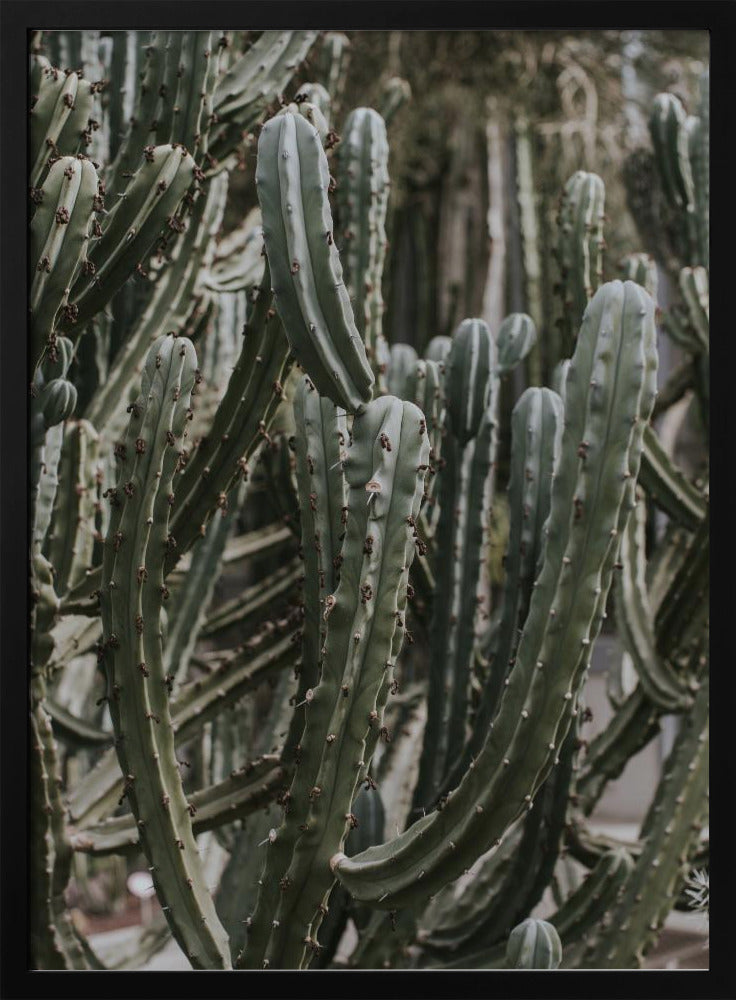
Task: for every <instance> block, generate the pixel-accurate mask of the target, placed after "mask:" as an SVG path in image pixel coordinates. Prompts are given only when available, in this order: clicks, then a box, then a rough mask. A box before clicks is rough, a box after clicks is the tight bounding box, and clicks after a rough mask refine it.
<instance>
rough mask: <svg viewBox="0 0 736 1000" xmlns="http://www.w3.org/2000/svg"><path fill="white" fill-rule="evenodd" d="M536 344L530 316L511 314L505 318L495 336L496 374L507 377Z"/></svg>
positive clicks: (535, 333) (535, 334) (534, 329)
mask: <svg viewBox="0 0 736 1000" xmlns="http://www.w3.org/2000/svg"><path fill="white" fill-rule="evenodd" d="M536 342H537V330H536V327H535V326H534V322H533V320H532V318H531V316H527V315H526V313H511V315H510V316H507V317H506V319H505V320H504V321H503V323H502V324H501V325H500V327H499V328H498V333H497V334H496V349H497V354H498V360H497V362H496V373H497V374H498V375H507V374H508V373H509V372H510V371H513V369H514V368H516V366H517V365H518V364H520V363H521V362H522V361H523V360H524V358H526V357H527V355H528V354H529V352H530V351H531V350H532V349H533V348H534V345H535V344H536Z"/></svg>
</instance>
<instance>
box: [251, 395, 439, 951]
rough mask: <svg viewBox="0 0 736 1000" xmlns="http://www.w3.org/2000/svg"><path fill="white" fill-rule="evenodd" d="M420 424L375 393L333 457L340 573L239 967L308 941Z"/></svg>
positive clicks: (387, 634)
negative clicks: (341, 476) (343, 508)
mask: <svg viewBox="0 0 736 1000" xmlns="http://www.w3.org/2000/svg"><path fill="white" fill-rule="evenodd" d="M420 423H421V414H420V412H419V411H418V410H417V409H416V407H415V406H413V405H412V404H410V403H403V404H402V403H400V402H399V401H398V400H396V399H395V398H393V397H390V396H386V397H383V398H382V399H380V400H376V401H375V402H374V403H372V404H371V405H370V406H369V407H367V408H366V409H365V411H364V412H363V413H362V414H361V415H360V417H358V418H356V421H355V424H354V426H353V444H352V445H351V447H350V449H349V451H348V455H347V458H346V459H345V460H344V462H343V468H344V470H345V477H346V481H347V489H348V500H347V507H348V519H347V532H346V536H345V539H344V541H343V547H342V556H343V560H342V564H341V566H340V582H339V584H338V586H337V589H336V591H335V592H334V594H332V595H330V596H331V597H332V601H329V602H328V601H326V603H325V611H324V614H326V615H327V616H328V618H327V621H328V625H327V636H326V639H325V644H324V654H323V661H322V670H321V676H320V680H319V684H318V685H317V686H316V688H315V689H314V690H313V692H312V697H311V698H308V709H307V717H306V722H305V727H304V733H303V735H302V737H301V740H300V744H301V749H300V751H299V762H298V765H297V770H296V775H295V778H294V781H293V783H292V786H291V789H290V791H289V810H288V812H287V813H286V816H285V818H284V822H283V824H282V826H281V828H280V830H279V831H277V833H276V835H275V837H274V839H273V842H272V844H271V846H270V849H269V854H268V860H267V862H266V867H265V870H264V874H263V876H262V886H261V892H260V893H259V897H258V903H257V905H256V909H255V912H254V914H253V916H252V919H251V923H250V932H249V936H248V942H247V945H246V948H245V950H244V952H243V957H242V959H241V961H240V964H242V965H243V966H245V967H249V968H254V967H256V968H257V967H259V966H261V965H265V967H274V968H284V967H286V968H289V967H297V968H298V967H299V966H300V965H301V964H302V962H303V961H304V953H305V949H306V947H307V946H308V945H309V944H310V943H312V942H314V943H315V944H316V941H317V930H318V928H319V924H320V917H321V914H320V909H319V907H320V906H321V905H323V903H324V899H325V897H326V895H327V894H328V892H329V890H330V888H331V887H332V884H333V876H332V873H331V871H330V868H329V866H328V864H327V862H328V861H329V858H330V857H331V856H332V855H333V854H334V853H335V851H336V850H337V849H339V848H340V847H341V846H342V844H343V841H344V838H345V835H346V832H347V826H348V820H349V814H350V806H351V803H352V800H353V798H354V797H355V794H356V791H357V787H356V786H357V783H358V781H359V779H360V778H361V777H362V776H363V775H362V774H361V771H362V769H363V768H364V767H368V766H369V764H370V756H369V754H368V753H367V752H366V742H367V741H368V740H369V736H370V732H371V728H372V727H375V728H376V729H378V728H379V727H380V721H381V712H380V711H377V709H376V706H377V705H378V706H379V707H381V708H382V706H381V704H380V699H381V692H382V691H383V689H384V688H388V687H389V686H390V685H391V683H392V677H391V674H392V668H393V662H394V660H395V657H396V655H397V654H398V649H399V648H400V644H401V640H402V638H403V630H404V621H403V617H404V614H405V604H406V580H407V573H408V566H409V565H410V563H411V558H412V554H413V549H414V541H413V536H412V531H411V528H410V524H409V523H407V521H409V522H411V521H412V520H413V519H414V518H415V517H416V515H417V514H418V512H419V503H420V500H421V491H422V490H421V488H422V481H423V478H424V470H425V468H426V458H427V455H428V450H429V445H428V442H427V438H426V434H425V433H424V431H423V429H422V428H421V426H420ZM366 493H368V499H367V501H366ZM386 693H387V691H386ZM384 699H385V695H384ZM340 750H342V752H341V753H340V752H339V751H340ZM356 762H357V763H356ZM363 773H364V772H363ZM326 802H331V803H332V804H331V807H330V808H329V809H327V808H326V806H325V803H326ZM299 821H301V822H299ZM297 826H298V829H297V828H296V827H297ZM320 859H321V860H320Z"/></svg>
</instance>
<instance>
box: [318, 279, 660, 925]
mask: <svg viewBox="0 0 736 1000" xmlns="http://www.w3.org/2000/svg"><path fill="white" fill-rule="evenodd" d="M655 371H656V348H655V327H654V305H653V303H652V301H651V299H649V297H648V296H647V295H646V293H645V292H644V291H643V290H642V289H641V288H639V286H637V285H634V284H633V283H630V282H627V283H626V284H625V285H622V284H621V283H620V282H610V283H609V284H607V285H604V286H602V287H601V288H600V289H599V291H598V292H597V293H596V296H594V298H593V300H592V301H591V304H590V306H589V307H588V309H587V310H586V314H585V317H584V321H583V326H582V328H581V331H580V335H579V337H578V341H577V347H576V351H575V356H574V358H573V361H572V363H571V366H570V370H569V372H568V378H567V383H566V413H569V416H568V418H567V425H566V427H565V430H564V432H563V439H562V445H561V452H560V463H559V466H558V470H557V474H556V476H555V481H554V484H553V490H552V501H551V509H550V520H549V534H548V540H547V555H546V558H545V564H544V567H543V569H542V572H541V574H540V576H539V578H538V581H537V587H536V589H535V593H534V596H533V598H532V603H531V606H530V610H529V615H528V616H527V621H526V623H525V627H524V632H523V635H522V637H521V640H520V642H519V647H518V651H517V662H516V665H515V669H514V670H513V671H512V673H511V675H510V678H509V685H508V687H507V688H506V690H505V692H504V695H503V698H502V700H501V705H500V707H499V714H498V717H497V722H496V725H495V727H494V729H493V730H492V732H491V733H490V735H489V737H488V739H487V740H486V743H485V745H484V747H483V750H482V751H481V753H480V755H479V757H478V758H477V760H476V761H475V766H474V767H473V768H472V769H471V770H470V771H469V772H468V774H467V775H466V776H465V778H464V779H463V781H462V783H461V784H460V786H459V787H458V788H457V789H456V790H455V792H454V793H453V794H452V795H451V796H450V797H449V799H448V800H447V802H446V803H445V805H444V807H443V808H442V809H441V810H439V811H436V812H434V813H432V814H430V815H428V816H427V817H426V818H424V819H422V820H419V821H418V822H416V823H414V825H413V826H412V827H410V828H409V829H408V830H407V831H406V832H405V833H403V834H401V835H400V836H399V837H398V838H396V839H395V840H393V841H390V842H388V843H387V844H384V845H382V846H381V847H379V848H371V849H370V850H368V851H365V852H363V853H362V854H361V855H357V856H356V857H355V858H352V859H345V858H344V857H343V856H341V855H337V856H336V857H335V858H333V860H332V862H331V863H332V866H333V868H334V869H335V873H336V875H337V876H338V878H339V880H340V881H341V882H342V883H343V884H344V885H345V886H346V887H347V888H348V889H349V891H350V892H351V894H352V895H353V896H355V897H356V898H358V899H361V900H365V901H370V902H371V903H372V904H373V905H374V906H379V907H384V908H393V907H395V906H397V905H401V904H403V903H407V902H410V901H411V900H415V899H417V898H424V897H425V896H427V895H429V894H431V893H432V892H433V891H435V890H436V888H438V887H439V886H441V885H442V884H444V882H446V881H448V880H449V879H452V878H453V877H454V875H455V874H456V873H457V874H459V873H460V872H461V871H462V870H463V869H464V868H466V867H468V862H470V863H472V860H473V859H474V858H476V857H478V856H479V855H480V854H481V853H483V851H484V850H487V849H488V847H490V846H491V844H492V843H493V842H494V840H497V839H498V838H499V837H501V836H502V835H503V833H504V831H505V830H506V829H507V827H508V826H509V824H510V823H511V822H513V820H514V819H515V818H516V817H517V816H518V815H519V814H520V812H521V811H522V809H523V808H524V806H525V804H526V796H527V795H528V789H529V787H530V786H531V788H532V789H534V787H535V785H537V786H538V784H539V781H540V779H543V778H544V777H545V776H546V774H547V773H548V772H549V769H550V767H551V766H552V763H553V759H554V750H551V749H550V743H551V742H553V745H554V747H555V748H557V749H558V748H559V745H560V743H561V739H562V737H564V735H565V728H566V727H564V726H563V725H561V723H562V722H563V719H564V717H565V715H566V714H567V709H566V706H567V704H568V702H570V701H573V702H574V700H575V698H576V695H577V691H578V688H579V686H580V684H581V683H582V680H583V678H584V676H585V673H586V669H587V665H588V647H589V645H590V640H589V638H588V633H589V630H590V629H591V626H593V625H594V624H595V627H596V628H597V621H596V622H595V623H594V616H595V615H596V613H598V614H600V610H601V602H602V600H603V598H604V596H605V591H604V587H603V584H606V585H608V582H609V581H607V580H606V579H605V578H604V577H602V576H601V570H600V568H601V564H602V562H603V560H604V559H605V558H607V557H608V553H609V552H610V551H612V550H613V548H614V542H613V541H612V537H611V532H616V531H618V530H619V529H620V521H621V519H622V518H623V517H624V515H625V512H624V511H623V510H622V504H623V503H624V501H625V500H626V499H627V497H628V498H629V500H630V492H631V491H630V487H629V488H628V489H627V486H628V484H629V480H630V479H632V478H633V476H634V475H635V473H636V472H638V464H639V454H640V449H641V424H642V422H643V421H646V420H647V419H648V418H649V413H650V412H651V407H652V405H653V401H654V385H655V383H654V378H655ZM591 383H592V384H591ZM637 425H638V426H637ZM581 443H582V444H585V445H586V447H585V448H584V449H583V450H584V453H585V457H583V456H582V455H581V454H580V446H581ZM574 501H575V502H574ZM581 505H582V506H581ZM624 523H625V522H624ZM567 560H569V562H568V561H567ZM550 612H554V614H550ZM540 662H541V663H542V667H541V668H538V667H537V664H538V663H540ZM550 663H554V664H556V665H557V666H556V669H555V672H554V675H553V674H552V672H551V671H550V670H549V669H548V670H547V671H545V669H544V668H545V665H547V666H548V665H549V664H550ZM563 665H564V666H563ZM522 712H523V713H524V714H522ZM561 730H562V731H561ZM558 741H559V742H558ZM505 760H508V761H509V764H508V765H506V764H505V763H504V761H505Z"/></svg>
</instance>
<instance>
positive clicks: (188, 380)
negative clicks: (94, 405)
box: [100, 337, 230, 968]
mask: <svg viewBox="0 0 736 1000" xmlns="http://www.w3.org/2000/svg"><path fill="white" fill-rule="evenodd" d="M195 366H196V354H195V352H194V348H193V346H192V344H191V342H190V341H188V340H186V339H185V338H179V339H177V338H173V337H164V338H161V340H159V341H157V342H156V343H155V344H154V345H153V347H152V348H151V351H150V353H149V355H148V358H147V360H146V365H145V368H144V372H143V380H142V386H141V395H140V396H139V397H138V399H137V400H136V401H135V402H134V403H133V404H132V405H131V418H130V424H129V427H128V432H127V435H126V439H125V441H124V443H123V444H122V446H121V447H120V449H119V459H120V468H119V479H118V483H117V485H116V486H115V487H113V488H112V489H111V490H110V491H109V495H110V502H111V506H112V512H111V517H110V524H109V528H108V533H107V538H106V539H105V550H104V562H103V574H102V590H101V596H100V601H101V606H102V622H103V643H102V650H103V656H104V663H105V670H106V675H107V698H108V704H109V706H110V714H111V717H112V720H113V726H114V729H115V745H116V750H117V754H118V759H119V761H120V766H121V768H122V771H123V774H124V775H125V786H124V794H125V795H126V796H127V798H128V801H129V802H130V805H131V808H132V810H133V815H134V816H135V819H136V822H137V826H138V831H139V835H140V840H141V843H142V845H143V848H144V850H145V852H146V856H147V858H148V861H149V864H150V866H151V874H152V878H153V883H154V886H155V887H156V892H157V894H158V896H159V899H160V900H161V905H162V907H163V909H164V912H165V913H166V917H167V920H168V922H169V925H170V927H171V929H172V932H173V934H174V936H175V937H176V939H177V941H178V942H179V944H180V945H181V947H182V949H183V950H184V952H185V954H186V955H187V957H188V958H189V960H190V961H191V963H192V965H193V966H194V967H195V968H228V967H229V965H230V954H229V948H228V942H227V936H226V934H225V932H224V930H223V928H222V926H221V924H220V921H219V919H218V917H217V914H216V913H215V909H214V905H213V903H212V899H211V896H210V893H209V889H208V887H207V884H206V881H205V877H204V872H203V870H202V865H201V861H200V858H199V855H198V853H197V845H196V842H195V840H194V835H193V833H192V822H191V815H192V808H191V807H190V804H189V803H188V802H187V799H186V796H185V795H184V792H183V789H182V779H181V775H180V772H179V765H178V762H177V758H176V751H175V746H174V732H173V727H172V721H171V712H170V708H169V694H168V690H169V685H170V682H171V678H170V677H169V676H168V675H166V674H165V673H164V669H163V658H162V652H163V650H162V646H163V641H162V622H161V616H162V609H163V602H164V600H165V598H166V597H167V590H166V587H165V585H164V559H165V556H166V552H167V549H168V539H169V511H170V508H171V503H172V502H173V493H172V492H171V490H172V480H173V476H174V471H175V468H176V465H177V462H178V461H179V457H180V453H179V451H178V450H177V447H176V445H177V442H178V441H180V440H181V437H182V434H183V432H184V427H185V424H186V420H187V413H188V410H189V403H190V398H191V392H192V388H193V386H194V380H195Z"/></svg>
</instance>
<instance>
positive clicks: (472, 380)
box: [414, 320, 498, 809]
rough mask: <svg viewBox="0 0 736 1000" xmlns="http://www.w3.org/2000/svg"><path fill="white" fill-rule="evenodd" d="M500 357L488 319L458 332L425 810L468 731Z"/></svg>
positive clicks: (451, 367)
mask: <svg viewBox="0 0 736 1000" xmlns="http://www.w3.org/2000/svg"><path fill="white" fill-rule="evenodd" d="M494 364H495V343H494V339H493V336H492V334H491V332H490V330H489V329H488V327H487V326H486V324H485V323H484V322H483V321H482V320H466V321H465V322H464V323H462V324H461V325H460V326H459V327H458V329H457V331H456V332H455V336H454V338H453V345H452V348H451V350H450V353H449V355H448V359H447V371H446V375H445V392H446V399H445V405H446V409H445V431H446V433H445V437H444V440H443V453H442V458H443V467H442V473H441V476H440V482H439V486H438V500H439V506H440V514H439V520H438V523H437V528H436V544H437V550H438V552H439V553H441V556H440V559H441V562H440V564H439V565H438V567H437V581H436V588H435V607H434V610H433V615H432V624H431V637H430V646H431V652H430V663H429V685H430V686H429V694H428V709H427V710H428V716H427V726H426V729H425V734H424V743H423V747H422V756H421V758H420V764H419V777H418V779H417V785H416V789H415V793H414V806H415V808H417V809H419V808H422V807H425V806H427V805H430V804H431V803H432V802H434V800H435V798H436V796H437V794H438V792H439V790H440V789H441V787H442V785H443V782H444V780H445V778H446V777H447V774H448V772H449V770H450V768H451V767H452V766H453V765H454V763H455V760H456V758H457V755H458V754H459V753H460V752H462V748H463V745H464V743H465V738H466V732H465V727H466V715H467V710H468V699H469V696H470V670H471V663H472V659H473V653H474V639H475V627H476V617H477V610H478V602H479V600H480V598H481V594H480V590H479V586H480V583H481V570H482V565H483V554H484V550H485V547H486V546H485V543H486V538H487V531H488V517H489V510H490V503H491V499H492V490H493V476H492V468H493V462H494V457H495V451H496V420H497V416H496V410H497V406H498V399H497V388H496V387H497V379H496V377H495V375H494V374H493V370H494ZM444 554H447V556H451V558H446V557H444V558H443V556H444Z"/></svg>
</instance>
